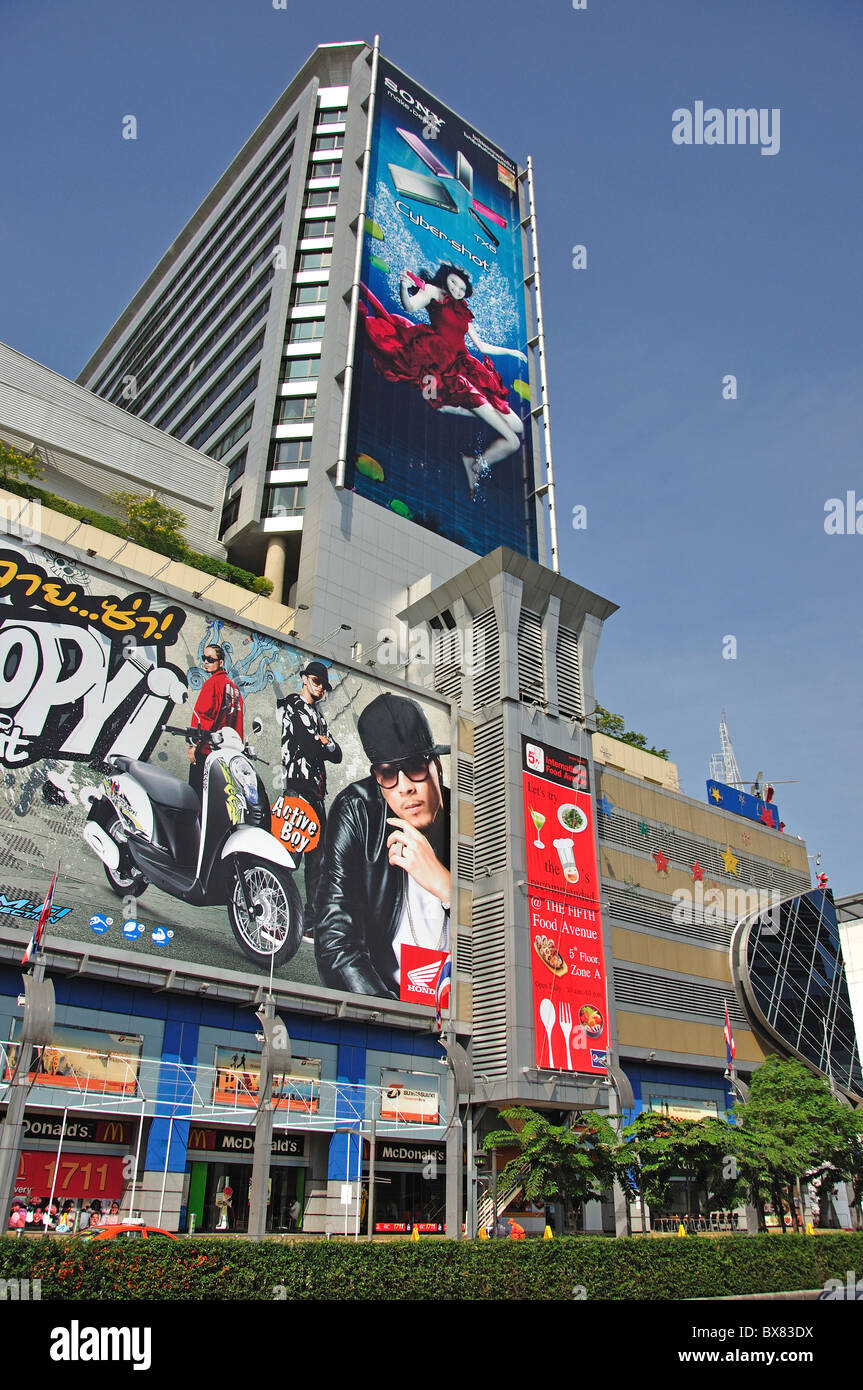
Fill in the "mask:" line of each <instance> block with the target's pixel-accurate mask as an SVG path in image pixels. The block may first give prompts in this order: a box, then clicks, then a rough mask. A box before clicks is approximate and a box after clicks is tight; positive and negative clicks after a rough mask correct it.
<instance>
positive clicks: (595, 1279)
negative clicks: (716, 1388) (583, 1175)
mask: <svg viewBox="0 0 863 1390" xmlns="http://www.w3.org/2000/svg"><path fill="white" fill-rule="evenodd" d="M848 1270H856V1271H860V1273H861V1274H863V1233H859V1232H858V1233H850V1234H848V1233H837V1234H829V1235H821V1236H803V1235H786V1236H781V1235H777V1236H725V1237H718V1238H710V1237H699V1236H687V1237H685V1238H678V1237H676V1236H671V1237H668V1238H661V1237H659V1238H652V1239H639V1238H637V1237H636V1238H634V1239H623V1238H621V1239H619V1240H607V1239H600V1238H596V1237H589V1236H580V1237H564V1238H562V1239H556V1240H554V1241H541V1240H531V1241H518V1242H515V1241H510V1240H495V1241H462V1242H460V1243H458V1244H457V1243H455V1242H452V1241H438V1240H429V1239H426V1240H422V1241H420V1242H418V1243H412V1242H411V1241H405V1240H400V1241H394V1242H392V1243H386V1244H385V1243H382V1242H379V1243H373V1244H366V1243H364V1242H360V1243H359V1244H354V1242H353V1241H343V1240H333V1241H325V1240H316V1241H296V1242H279V1241H274V1240H268V1241H261V1242H252V1241H245V1240H239V1239H230V1240H225V1239H222V1240H213V1239H206V1238H196V1239H192V1240H189V1239H181V1240H179V1241H167V1240H159V1241H155V1240H154V1241H152V1242H144V1241H134V1242H132V1241H124V1240H122V1238H121V1239H119V1240H114V1241H105V1242H101V1241H85V1240H81V1239H79V1238H78V1237H75V1236H47V1237H22V1238H20V1239H16V1238H15V1237H3V1238H2V1239H0V1278H5V1279H9V1278H13V1277H15V1278H19V1279H40V1280H41V1281H42V1286H41V1297H42V1299H43V1301H44V1300H64V1301H67V1300H73V1301H74V1300H79V1299H102V1300H123V1299H148V1300H165V1301H175V1300H183V1299H188V1300H194V1301H196V1302H197V1301H201V1300H203V1301H220V1300H237V1299H255V1300H263V1301H266V1302H270V1301H272V1300H273V1299H281V1298H284V1299H286V1300H290V1301H296V1300H301V1299H304V1300H309V1301H319V1300H332V1299H339V1300H376V1301H389V1300H420V1299H422V1300H429V1299H433V1300H456V1299H459V1300H472V1301H479V1300H483V1301H489V1300H500V1299H504V1300H510V1299H531V1300H537V1299H542V1300H556V1301H559V1300H571V1299H573V1298H574V1297H577V1298H580V1297H581V1296H582V1295H581V1294H580V1292H579V1288H580V1287H583V1289H584V1295H583V1296H584V1297H585V1298H586V1300H588V1301H589V1300H591V1299H614V1300H619V1299H631V1300H639V1301H655V1300H664V1299H685V1298H719V1297H722V1296H723V1295H727V1294H742V1293H781V1292H790V1291H791V1290H794V1289H820V1288H822V1287H823V1285H824V1282H825V1280H826V1279H828V1278H837V1279H840V1280H842V1281H843V1282H844V1281H845V1277H846V1273H847V1271H848Z"/></svg>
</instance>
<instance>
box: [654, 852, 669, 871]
mask: <svg viewBox="0 0 863 1390" xmlns="http://www.w3.org/2000/svg"><path fill="white" fill-rule="evenodd" d="M653 857H654V859H655V860H656V872H657V873H658V874H667V873H668V860H667V859H666V857H665V855H664V854H663V853H662V850H661V849H658V850H656V851H655V853H654V855H653Z"/></svg>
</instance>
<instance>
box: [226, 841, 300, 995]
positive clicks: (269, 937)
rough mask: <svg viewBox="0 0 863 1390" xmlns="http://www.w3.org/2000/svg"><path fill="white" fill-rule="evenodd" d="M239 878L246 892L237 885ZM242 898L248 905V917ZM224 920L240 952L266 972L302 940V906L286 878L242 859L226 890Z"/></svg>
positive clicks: (293, 952)
mask: <svg viewBox="0 0 863 1390" xmlns="http://www.w3.org/2000/svg"><path fill="white" fill-rule="evenodd" d="M239 874H242V875H243V879H244V882H245V888H246V892H245V895H244V893H243V888H242V885H241V883H240V878H239ZM246 897H248V899H249V902H250V903H251V905H252V913H251V915H250V914H249V911H248V908H247V907H246ZM228 916H229V917H230V919H231V927H232V928H233V932H234V935H235V937H236V938H237V941H238V942H239V945H240V949H241V950H242V952H243V954H244V955H246V956H248V957H249V959H250V960H254V961H257V962H258V963H259V964H265V965H266V966H267V969H269V967H270V963H271V962H272V965H273V968H275V967H276V966H279V965H284V964H285V962H286V961H289V960H291V958H292V957H293V956H295V955H296V953H297V951H298V950H299V947H300V942H301V941H302V939H303V903H302V899H301V898H300V893H299V889H298V888H297V886H296V884H295V883H294V880H293V879H292V878H291V876H290V874H288V873H286V872H285V870H284V869H279V868H276V867H275V866H274V865H272V864H262V863H261V862H260V861H259V860H257V859H252V858H250V857H246V856H243V857H241V859H240V864H239V870H238V872H236V873H234V874H233V876H232V879H231V884H230V887H229V890H228Z"/></svg>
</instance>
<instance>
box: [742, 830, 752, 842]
mask: <svg viewBox="0 0 863 1390" xmlns="http://www.w3.org/2000/svg"><path fill="white" fill-rule="evenodd" d="M740 838H741V840H742V841H743V843H744V845H751V844H752V836H751V835H747V833H746V831H745V830H744V832H743V834H742V835H741V836H740Z"/></svg>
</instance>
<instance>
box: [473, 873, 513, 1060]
mask: <svg viewBox="0 0 863 1390" xmlns="http://www.w3.org/2000/svg"><path fill="white" fill-rule="evenodd" d="M472 935H473V1007H474V1020H475V1022H474V1033H473V1039H472V1044H471V1053H472V1056H473V1065H474V1071H475V1072H476V1073H477V1075H479V1076H487V1077H489V1078H492V1077H496V1076H505V1075H506V1070H507V1067H506V1024H507V1017H506V927H505V922H504V903H503V894H502V893H495V894H494V895H493V896H492V897H489V898H484V899H482V900H481V901H479V902H474V905H473V933H472Z"/></svg>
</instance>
